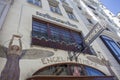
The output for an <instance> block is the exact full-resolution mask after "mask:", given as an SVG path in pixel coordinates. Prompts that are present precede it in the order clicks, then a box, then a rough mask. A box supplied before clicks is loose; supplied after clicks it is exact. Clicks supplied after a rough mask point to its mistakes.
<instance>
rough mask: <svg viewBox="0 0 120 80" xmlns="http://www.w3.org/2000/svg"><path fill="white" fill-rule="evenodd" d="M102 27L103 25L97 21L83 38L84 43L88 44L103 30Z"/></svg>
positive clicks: (103, 27)
mask: <svg viewBox="0 0 120 80" xmlns="http://www.w3.org/2000/svg"><path fill="white" fill-rule="evenodd" d="M103 24H104V23H103ZM104 29H105V25H100V24H99V23H97V24H96V25H95V26H94V27H93V28H92V29H91V31H90V32H89V33H88V34H87V36H86V37H85V38H84V41H85V43H86V45H87V46H89V45H90V44H91V43H92V42H93V41H94V40H95V39H96V38H97V37H98V36H99V35H100V34H101V33H102V32H103V31H104Z"/></svg>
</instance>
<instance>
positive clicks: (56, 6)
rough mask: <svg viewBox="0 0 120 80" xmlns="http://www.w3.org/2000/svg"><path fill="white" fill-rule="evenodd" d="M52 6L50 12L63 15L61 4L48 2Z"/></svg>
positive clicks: (53, 1)
mask: <svg viewBox="0 0 120 80" xmlns="http://www.w3.org/2000/svg"><path fill="white" fill-rule="evenodd" d="M48 2H49V5H50V10H51V11H52V12H54V13H57V14H61V11H60V8H59V2H58V1H56V0H48Z"/></svg>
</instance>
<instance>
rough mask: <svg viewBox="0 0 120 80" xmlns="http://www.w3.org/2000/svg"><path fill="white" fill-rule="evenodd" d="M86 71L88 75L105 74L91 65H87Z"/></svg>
mask: <svg viewBox="0 0 120 80" xmlns="http://www.w3.org/2000/svg"><path fill="white" fill-rule="evenodd" d="M86 72H87V75H88V76H104V74H103V73H101V72H100V71H98V70H96V69H93V68H90V67H86Z"/></svg>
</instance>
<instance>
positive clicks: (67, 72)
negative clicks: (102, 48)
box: [27, 63, 113, 80]
mask: <svg viewBox="0 0 120 80" xmlns="http://www.w3.org/2000/svg"><path fill="white" fill-rule="evenodd" d="M98 79H99V80H103V79H104V80H113V77H112V76H106V75H105V74H104V73H103V72H101V71H99V70H97V69H95V68H92V67H89V66H85V65H81V64H75V63H72V64H71V63H62V64H54V65H50V66H47V67H44V68H42V69H40V70H38V71H37V72H35V73H34V74H33V76H32V77H31V78H28V79H27V80H98Z"/></svg>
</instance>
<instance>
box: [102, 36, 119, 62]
mask: <svg viewBox="0 0 120 80" xmlns="http://www.w3.org/2000/svg"><path fill="white" fill-rule="evenodd" d="M100 38H101V39H102V41H103V42H104V43H105V45H106V47H107V48H108V49H109V50H110V52H111V53H112V55H113V56H114V57H115V59H116V60H117V61H118V63H120V46H119V45H118V44H117V43H116V42H115V41H114V40H113V39H112V38H109V37H107V36H104V35H101V36H100Z"/></svg>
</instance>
